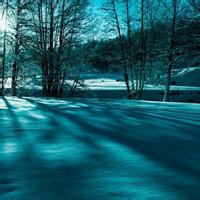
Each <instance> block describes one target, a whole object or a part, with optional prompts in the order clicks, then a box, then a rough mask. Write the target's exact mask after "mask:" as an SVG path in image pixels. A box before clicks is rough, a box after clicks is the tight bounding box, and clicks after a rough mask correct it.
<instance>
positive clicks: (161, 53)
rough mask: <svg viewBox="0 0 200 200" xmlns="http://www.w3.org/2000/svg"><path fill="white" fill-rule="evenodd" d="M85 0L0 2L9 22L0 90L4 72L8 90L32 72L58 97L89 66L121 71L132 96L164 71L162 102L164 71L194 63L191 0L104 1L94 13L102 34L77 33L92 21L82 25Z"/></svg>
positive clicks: (195, 16)
mask: <svg viewBox="0 0 200 200" xmlns="http://www.w3.org/2000/svg"><path fill="white" fill-rule="evenodd" d="M89 3H90V2H89V1H88V0H36V1H33V0H16V1H15V2H14V3H10V2H9V1H8V0H4V1H1V10H2V16H3V17H4V19H6V20H9V26H10V28H9V30H8V29H5V30H4V32H3V33H2V34H1V35H2V41H3V45H2V54H1V57H2V64H1V85H2V87H1V90H2V92H1V93H2V94H4V90H5V86H4V84H5V81H6V78H8V77H11V78H12V81H11V88H12V91H11V93H12V95H13V96H16V95H17V93H18V91H17V89H18V88H19V86H20V83H19V81H20V79H21V78H22V77H26V76H27V77H28V76H35V75H38V74H39V73H40V74H41V76H40V77H41V83H42V88H43V95H44V96H53V97H61V96H63V92H64V89H65V87H66V80H67V79H69V78H70V74H71V73H72V72H73V73H75V72H76V73H77V76H76V78H75V80H74V84H73V85H76V84H77V80H78V78H79V75H80V73H81V71H84V70H86V67H87V69H88V67H90V69H94V68H95V69H97V70H99V71H100V72H111V71H112V72H117V73H122V74H123V77H124V81H125V84H126V88H127V93H128V98H136V99H140V98H141V97H142V94H143V89H144V85H145V83H146V82H147V81H151V80H153V79H154V78H155V77H158V76H165V79H164V80H165V86H166V87H165V88H166V89H165V95H164V101H169V100H170V85H171V73H172V70H173V69H174V68H181V67H189V66H197V65H198V64H199V52H200V51H199V50H200V36H199V35H200V34H199V33H200V31H199V30H200V29H199V28H200V27H199V26H200V18H199V12H200V5H199V2H198V1H196V0H188V1H184V0H170V1H168V0H156V1H153V0H138V1H135V2H134V1H132V0H105V1H104V4H103V6H102V12H104V13H105V17H106V20H105V21H108V23H109V27H107V26H105V27H104V29H105V30H104V32H105V34H104V37H102V38H98V39H97V38H96V39H94V38H93V37H87V40H85V39H84V35H87V34H88V35H90V34H89V32H90V33H93V35H95V32H94V30H95V29H92V28H91V27H92V26H91V27H90V29H87V25H88V23H89V13H88V12H87V9H88V6H89ZM94 17H95V16H94ZM96 17H97V16H96ZM106 32H107V35H108V37H106ZM110 33H112V34H113V37H112V38H110V37H109V36H110ZM75 66H76V67H75ZM77 66H78V68H77Z"/></svg>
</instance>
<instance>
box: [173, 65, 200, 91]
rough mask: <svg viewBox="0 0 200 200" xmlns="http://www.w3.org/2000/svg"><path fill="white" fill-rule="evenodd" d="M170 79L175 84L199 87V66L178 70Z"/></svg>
mask: <svg viewBox="0 0 200 200" xmlns="http://www.w3.org/2000/svg"><path fill="white" fill-rule="evenodd" d="M172 80H173V81H175V82H176V85H180V86H193V87H200V67H191V68H186V69H183V70H178V71H177V74H176V75H174V76H173V77H172Z"/></svg>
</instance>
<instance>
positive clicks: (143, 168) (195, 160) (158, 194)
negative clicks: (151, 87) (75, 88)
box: [0, 98, 200, 200]
mask: <svg viewBox="0 0 200 200" xmlns="http://www.w3.org/2000/svg"><path fill="white" fill-rule="evenodd" d="M199 114H200V105H197V104H185V103H158V102H143V101H140V102H139V101H129V100H97V99H84V100H82V99H69V100H55V99H43V98H21V99H19V98H2V99H0V118H1V119H0V148H1V150H0V199H1V200H12V199H15V200H31V199H37V200H44V199H49V200H50V199H59V200H62V199H63V200H67V199H69V200H72V199H77V200H79V199H80V200H81V199H85V200H90V199H92V200H98V199H103V200H107V199H108V200H113V199H114V200H115V199H128V200H129V199H130V200H132V199H134V200H138V199H139V200H140V199H142V200H145V199H162V200H165V199H176V200H179V199H180V200H183V199H188V200H190V199H195V200H197V199H200V148H199V147H200V131H199V130H200V119H199Z"/></svg>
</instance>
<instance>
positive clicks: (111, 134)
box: [29, 100, 200, 198]
mask: <svg viewBox="0 0 200 200" xmlns="http://www.w3.org/2000/svg"><path fill="white" fill-rule="evenodd" d="M29 101H31V102H32V103H35V104H37V105H38V106H39V108H40V109H43V110H46V111H50V112H54V113H56V114H57V115H61V116H63V117H64V118H66V120H67V119H70V120H72V121H74V123H76V124H77V125H78V126H79V127H81V128H82V130H84V131H85V132H86V133H90V134H91V135H92V136H94V135H96V136H98V137H104V138H107V139H109V140H111V141H113V142H116V143H119V144H122V145H124V146H126V147H128V148H130V149H132V150H133V151H135V150H137V151H138V152H140V153H141V154H142V155H145V156H146V157H148V158H149V159H151V160H153V161H155V162H157V163H159V164H160V165H162V166H164V167H167V168H169V169H171V170H173V171H176V172H178V173H182V174H183V175H185V176H189V177H190V178H192V180H194V181H195V182H196V183H198V184H200V168H199V155H200V149H199V145H200V141H199V134H197V133H198V132H197V131H196V130H193V132H194V134H193V135H192V137H191V138H189V137H188V138H184V137H183V138H182V137H181V135H180V134H181V132H183V131H184V129H183V128H180V127H179V126H178V127H179V128H178V127H176V128H177V130H176V131H177V132H179V133H180V134H179V135H178V136H170V137H169V136H168V130H166V131H164V133H163V130H162V129H157V127H156V125H155V124H153V125H150V124H149V123H150V122H148V123H147V124H145V123H146V121H147V119H149V118H148V117H147V116H148V113H147V114H146V113H145V112H143V113H139V112H138V114H137V118H140V119H141V120H142V119H143V120H144V124H143V125H142V126H139V127H136V126H135V125H132V124H131V122H130V124H129V125H128V127H124V126H123V124H120V125H112V123H110V127H109V128H101V127H100V126H98V127H97V126H96V125H95V123H92V122H91V121H89V122H88V121H87V120H86V119H85V118H84V116H83V117H81V116H80V115H78V114H76V113H75V114H72V113H69V112H63V111H60V110H58V109H56V108H51V106H50V105H45V104H43V103H40V102H37V101H32V100H29ZM66 103H67V102H66ZM102 109H103V112H104V114H105V116H104V117H106V118H108V119H109V120H110V122H111V121H112V120H114V121H115V116H114V115H113V114H112V113H111V112H110V113H109V116H108V109H115V108H111V107H110V108H108V107H106V106H105V107H104V106H102ZM123 109H124V108H123ZM129 109H130V108H129ZM125 110H126V109H125ZM84 111H85V110H84ZM86 111H87V112H88V113H90V112H92V113H90V115H95V113H94V111H91V110H90V108H86ZM127 112H128V110H127ZM136 112H137V109H134V110H133V111H132V112H131V116H132V117H133V118H134V117H135V116H134V115H135V114H136ZM139 114H140V115H139ZM141 115H142V116H141ZM121 117H122V118H123V117H124V116H121ZM157 117H158V118H159V117H161V116H157ZM166 119H167V118H166ZM173 119H174V118H173ZM173 119H172V120H173ZM163 122H164V121H163ZM178 122H179V123H180V120H178V121H177V123H178ZM138 129H139V130H138ZM130 130H133V132H132V134H130ZM149 130H151V131H154V130H157V131H158V130H159V131H160V132H158V135H157V136H155V134H151V133H149ZM189 130H190V128H188V130H187V131H189ZM191 130H192V129H191ZM187 131H186V132H185V133H184V134H183V136H185V135H188V136H189V135H190V133H189V132H187ZM128 132H129V134H127V133H128ZM159 133H160V134H159ZM152 135H153V137H152ZM97 140H98V138H97ZM177 154H178V155H177ZM185 158H186V159H185ZM189 158H191V160H189ZM186 182H187V181H186ZM180 185H182V187H184V188H187V187H189V188H191V189H192V188H193V187H194V186H193V185H189V183H188V184H184V183H180ZM171 187H174V184H172V185H171ZM180 192H182V193H184V192H185V196H188V197H194V198H197V197H199V196H200V194H199V192H198V191H196V193H195V192H193V194H191V193H189V190H185V191H184V190H183V188H182V190H181V191H180Z"/></svg>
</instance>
